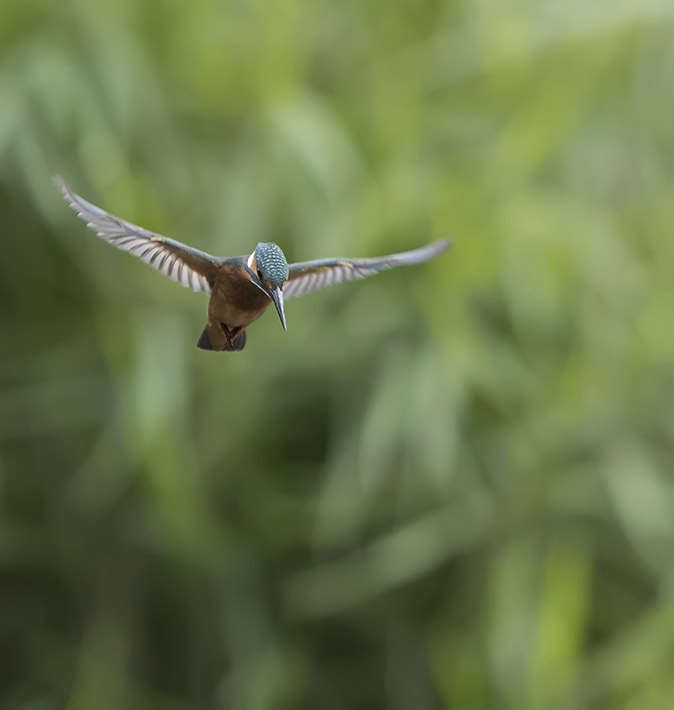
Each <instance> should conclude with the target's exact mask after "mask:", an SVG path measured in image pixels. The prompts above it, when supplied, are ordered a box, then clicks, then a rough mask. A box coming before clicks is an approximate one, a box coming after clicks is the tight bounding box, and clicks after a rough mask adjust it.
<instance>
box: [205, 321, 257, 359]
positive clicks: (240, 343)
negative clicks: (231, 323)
mask: <svg viewBox="0 0 674 710" xmlns="http://www.w3.org/2000/svg"><path fill="white" fill-rule="evenodd" d="M197 347H198V348H199V349H200V350H215V348H214V347H213V344H212V343H211V339H210V338H209V337H208V325H207V326H206V327H205V328H204V329H203V331H202V333H201V335H200V336H199V340H198V341H197ZM244 347H246V331H245V330H244V331H243V332H242V333H239V335H237V337H236V338H234V340H232V342H231V343H228V342H225V344H224V346H223V347H222V350H221V352H227V353H232V352H238V351H240V350H243V349H244Z"/></svg>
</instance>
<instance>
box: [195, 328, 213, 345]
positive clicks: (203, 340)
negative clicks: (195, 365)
mask: <svg viewBox="0 0 674 710" xmlns="http://www.w3.org/2000/svg"><path fill="white" fill-rule="evenodd" d="M197 347H198V348H199V349H200V350H213V346H212V345H211V339H210V338H209V337H208V326H206V327H205V328H204V329H203V331H202V333H201V335H200V336H199V340H197Z"/></svg>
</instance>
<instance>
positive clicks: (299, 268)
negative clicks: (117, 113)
mask: <svg viewBox="0 0 674 710" xmlns="http://www.w3.org/2000/svg"><path fill="white" fill-rule="evenodd" d="M54 180H55V182H56V184H57V185H58V186H59V188H60V189H61V191H62V192H63V195H64V197H65V198H66V200H67V201H68V203H69V204H70V206H71V207H72V208H73V209H74V210H75V211H76V212H77V214H78V216H79V217H81V218H82V219H83V220H84V221H85V222H86V223H87V226H89V227H91V228H92V229H93V230H94V231H95V232H96V234H97V235H98V236H99V237H101V238H102V239H105V240H106V241H107V242H110V244H112V245H114V246H116V247H118V248H119V249H122V250H124V251H128V252H130V253H131V254H134V255H135V256H137V257H139V258H140V259H141V260H142V261H144V262H145V263H146V264H149V265H150V266H152V267H153V268H155V269H157V270H158V271H161V272H162V273H163V274H165V275H166V276H168V277H169V278H171V279H173V280H174V281H176V282H177V283H179V284H180V285H181V286H185V287H187V288H191V289H192V290H193V291H201V292H203V293H209V294H210V301H209V303H208V321H207V323H206V327H205V328H204V331H203V332H202V334H201V337H200V338H199V341H198V343H197V345H198V347H200V348H202V349H204V350H216V351H230V352H231V351H237V350H243V347H244V346H245V344H246V328H247V327H248V326H249V325H250V324H251V323H252V322H253V321H256V320H257V319H258V318H259V317H260V316H261V315H262V314H263V313H264V312H265V310H266V309H267V308H268V306H269V305H270V304H271V303H274V305H275V306H276V310H277V312H278V314H279V317H280V319H281V323H282V325H283V327H284V328H285V327H286V324H285V311H284V305H283V304H284V299H285V298H293V297H296V296H303V295H304V294H306V293H311V292H312V291H316V290H317V289H320V288H325V287H326V286H331V285H333V284H337V283H341V282H343V281H351V280H354V279H362V278H365V277H366V276H370V275H372V274H376V273H377V272H379V271H383V270H385V269H391V268H393V267H395V266H408V265H411V264H418V263H421V262H424V261H428V260H429V259H433V258H435V257H436V256H438V255H439V254H441V253H442V252H443V251H445V249H447V247H448V246H449V245H450V240H449V239H443V240H440V241H437V242H433V243H432V244H427V245H426V246H424V247H421V248H420V249H414V250H413V251H408V252H403V253H400V254H390V255H388V256H382V257H377V258H370V259H318V260H315V261H307V262H302V263H297V264H288V263H287V262H286V259H285V256H284V255H283V252H282V251H281V249H280V248H279V247H278V246H277V245H276V244H274V243H272V242H267V243H265V242H262V243H260V244H258V245H257V246H256V247H255V251H254V252H253V253H252V254H250V255H249V256H236V257H216V256H212V255H211V254H208V253H206V252H202V251H199V250H198V249H193V248H192V247H189V246H187V245H186V244H181V243H180V242H178V241H175V240H174V239H169V238H168V237H163V236H162V235H160V234H156V233H154V232H151V231H149V230H147V229H144V228H143V227H139V226H137V225H135V224H131V223H130V222H127V221H125V220H123V219H120V218H119V217H115V216H114V215H111V214H109V213H108V212H105V211H104V210H102V209H100V208H99V207H96V206H95V205H93V204H91V203H90V202H87V201H86V200H85V199H84V198H82V197H80V196H79V195H77V194H76V193H74V192H73V191H72V190H71V189H70V187H68V185H67V184H66V182H65V181H64V180H63V179H62V178H59V177H57V178H55V179H54Z"/></svg>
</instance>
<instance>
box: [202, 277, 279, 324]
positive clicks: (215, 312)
mask: <svg viewBox="0 0 674 710" xmlns="http://www.w3.org/2000/svg"><path fill="white" fill-rule="evenodd" d="M270 303H271V299H270V298H268V297H267V296H266V295H265V293H264V292H263V291H261V290H260V289H259V288H258V287H257V286H255V284H253V283H252V282H251V281H250V279H249V277H248V274H247V272H246V270H245V268H244V266H243V264H237V263H235V264H226V265H225V266H222V267H220V269H219V271H218V276H217V279H216V281H215V286H214V287H213V290H212V291H211V300H210V301H209V303H208V320H209V322H215V323H224V324H225V325H226V326H227V327H228V328H229V329H230V330H232V329H234V328H239V327H243V328H245V327H246V326H248V325H250V324H251V323H252V322H253V321H255V320H257V319H258V318H259V317H260V316H261V315H262V314H263V313H264V312H265V310H267V306H269V304H270Z"/></svg>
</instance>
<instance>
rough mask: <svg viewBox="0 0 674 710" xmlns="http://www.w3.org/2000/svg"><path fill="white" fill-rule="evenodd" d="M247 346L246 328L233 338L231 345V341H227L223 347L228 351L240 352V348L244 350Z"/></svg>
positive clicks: (224, 350)
mask: <svg viewBox="0 0 674 710" xmlns="http://www.w3.org/2000/svg"><path fill="white" fill-rule="evenodd" d="M245 347H246V331H245V330H244V331H243V332H242V333H239V335H237V336H236V338H234V340H232V343H231V345H230V344H229V343H225V347H224V348H223V349H222V350H223V352H226V353H235V352H239V351H240V350H243V349H244V348H245Z"/></svg>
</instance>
